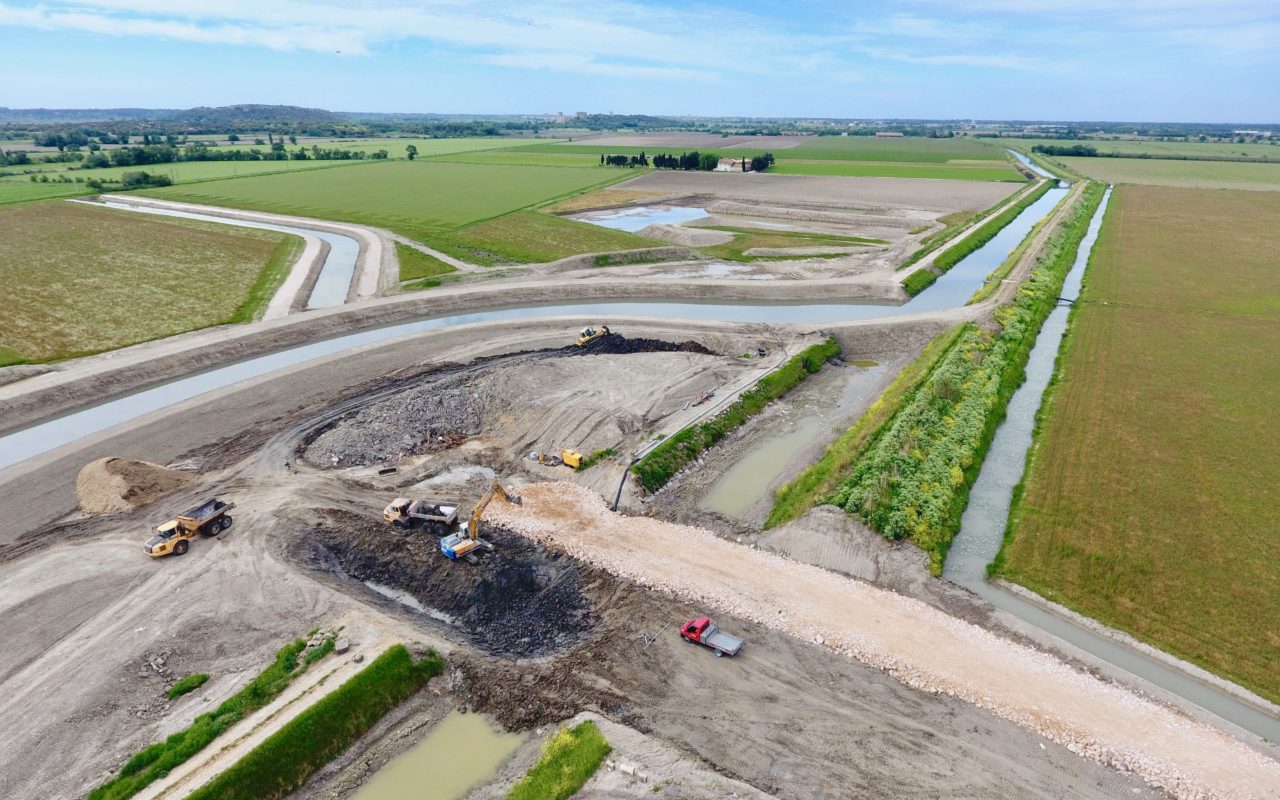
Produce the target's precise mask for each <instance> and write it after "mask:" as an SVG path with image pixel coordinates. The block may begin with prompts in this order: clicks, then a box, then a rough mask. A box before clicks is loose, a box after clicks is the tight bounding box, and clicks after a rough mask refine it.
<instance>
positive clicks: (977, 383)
mask: <svg viewBox="0 0 1280 800" xmlns="http://www.w3.org/2000/svg"><path fill="white" fill-rule="evenodd" d="M1102 193H1103V186H1102V185H1101V184H1097V183H1091V184H1090V185H1089V186H1088V187H1086V189H1085V191H1084V192H1083V193H1082V198H1081V203H1080V205H1081V206H1082V207H1083V208H1082V210H1080V211H1078V212H1077V213H1076V214H1075V215H1073V216H1072V217H1071V218H1070V220H1069V221H1068V222H1066V223H1065V224H1064V225H1063V226H1062V227H1060V228H1059V229H1058V230H1057V231H1056V232H1055V233H1054V236H1053V237H1052V239H1051V244H1050V245H1049V246H1048V248H1047V249H1046V252H1045V255H1044V256H1043V257H1042V258H1041V260H1040V262H1039V263H1038V264H1037V266H1036V267H1035V269H1033V270H1032V271H1031V274H1030V275H1028V277H1027V280H1026V281H1025V282H1024V283H1023V285H1022V286H1021V287H1020V288H1019V289H1018V293H1017V295H1016V297H1015V298H1014V299H1013V300H1012V301H1011V302H1009V303H1006V304H1005V305H1003V306H1000V307H999V308H997V309H996V311H995V319H996V322H997V323H998V324H999V326H1000V327H999V330H998V331H996V332H992V331H990V330H987V329H985V328H981V327H978V326H976V325H972V324H969V325H966V326H965V328H964V330H963V332H962V333H961V335H960V337H959V339H958V340H957V341H956V343H955V344H954V345H953V346H952V347H951V349H950V350H949V351H948V352H947V353H946V354H945V355H944V356H943V357H942V358H941V359H940V360H939V362H938V365H937V367H936V368H935V369H934V370H933V371H932V372H931V373H930V375H929V377H928V379H927V380H926V381H925V382H924V383H923V384H922V385H921V387H920V388H919V390H918V391H916V392H915V394H914V395H913V396H912V397H911V399H910V401H908V402H906V403H904V404H903V405H902V407H901V408H900V409H899V410H898V412H897V413H896V414H895V415H894V416H893V419H892V420H891V421H890V422H888V423H887V424H885V425H884V426H883V427H882V428H881V430H880V431H879V432H877V434H876V436H875V438H874V440H873V441H872V442H871V443H870V444H869V445H868V446H867V447H866V448H865V452H864V453H863V454H862V455H861V456H860V457H859V459H858V461H857V463H856V464H855V465H854V467H853V470H852V471H851V472H850V474H849V475H848V477H847V478H846V479H845V480H844V481H843V483H842V484H841V485H840V488H839V489H838V490H837V491H836V492H835V494H834V495H833V496H832V497H831V502H834V503H835V504H836V505H839V506H841V507H842V508H844V509H845V510H846V511H848V512H850V513H856V514H858V515H860V516H861V517H862V518H863V519H864V520H866V522H867V524H868V525H870V526H871V527H872V528H874V529H875V530H877V531H879V532H880V533H881V534H882V535H883V536H885V537H886V538H888V539H910V540H911V541H913V542H914V543H915V544H917V545H918V546H919V547H920V548H921V549H923V550H924V551H925V552H926V553H928V554H929V559H930V566H931V568H932V570H933V571H934V573H935V574H939V573H941V571H942V564H943V561H944V560H945V558H946V554H947V550H948V548H949V547H950V546H951V540H952V538H953V537H954V536H955V533H956V531H957V530H958V529H959V525H960V515H961V513H962V512H963V511H964V507H965V505H966V504H967V503H968V498H969V488H970V487H971V486H972V485H973V481H974V479H976V478H977V475H978V471H979V470H980V469H981V466H982V461H983V458H984V457H985V455H986V451H987V448H988V447H989V446H990V444H991V439H992V438H993V437H994V435H995V430H996V428H997V427H998V426H999V424H1000V421H1001V420H1002V419H1003V418H1004V413H1005V408H1006V406H1007V405H1008V402H1009V398H1010V397H1012V396H1013V393H1014V391H1015V390H1016V389H1017V388H1018V386H1019V385H1021V383H1022V381H1023V378H1024V377H1025V368H1026V363H1027V358H1028V356H1029V355H1030V353H1031V348H1032V346H1033V345H1034V344H1035V340H1036V335H1037V334H1038V332H1039V330H1040V326H1041V325H1042V324H1043V322H1044V320H1045V318H1046V317H1047V316H1048V315H1049V313H1050V311H1052V310H1053V308H1054V305H1055V304H1056V302H1057V297H1058V293H1059V292H1060V291H1061V289H1062V282H1063V280H1064V278H1065V277H1066V274H1067V272H1068V271H1069V269H1070V267H1071V264H1072V261H1073V257H1074V255H1075V251H1076V247H1077V246H1078V245H1079V243H1080V241H1081V240H1082V239H1083V238H1084V235H1085V232H1086V230H1087V229H1088V223H1089V219H1090V218H1091V216H1092V214H1093V212H1094V210H1095V209H1096V208H1097V207H1098V204H1099V203H1100V202H1101V200H1102Z"/></svg>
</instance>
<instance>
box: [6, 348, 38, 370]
mask: <svg viewBox="0 0 1280 800" xmlns="http://www.w3.org/2000/svg"><path fill="white" fill-rule="evenodd" d="M29 363H31V362H30V361H29V360H28V359H27V357H26V356H24V355H22V354H21V353H19V352H18V351H16V350H10V349H9V348H7V347H0V367H12V366H13V365H15V364H29Z"/></svg>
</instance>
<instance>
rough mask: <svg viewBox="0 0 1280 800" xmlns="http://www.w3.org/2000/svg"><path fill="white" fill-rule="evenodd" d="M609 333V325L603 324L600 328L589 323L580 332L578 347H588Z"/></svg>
mask: <svg viewBox="0 0 1280 800" xmlns="http://www.w3.org/2000/svg"><path fill="white" fill-rule="evenodd" d="M608 335H609V326H608V325H601V326H600V327H599V328H595V327H592V326H590V325H588V326H587V327H585V328H583V329H582V330H581V331H579V332H578V342H577V344H578V347H586V346H587V345H589V344H591V343H592V342H594V341H595V340H596V339H599V338H600V337H602V336H608Z"/></svg>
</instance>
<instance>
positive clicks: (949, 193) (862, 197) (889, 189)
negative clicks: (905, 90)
mask: <svg viewBox="0 0 1280 800" xmlns="http://www.w3.org/2000/svg"><path fill="white" fill-rule="evenodd" d="M615 188H618V189H622V190H627V191H641V192H669V193H672V194H682V195H695V194H707V195H714V196H716V197H719V198H723V199H726V200H745V201H749V202H754V203H777V204H781V205H793V204H794V205H800V206H805V205H809V204H812V203H814V202H815V200H817V202H820V203H821V204H823V205H828V206H839V207H843V208H849V209H856V208H865V209H868V210H870V209H875V208H883V207H884V206H900V207H907V208H922V209H927V210H930V211H936V212H938V213H940V214H948V213H951V212H954V211H960V210H965V209H967V210H972V211H977V210H980V209H984V208H989V207H990V206H992V205H994V204H996V203H997V202H999V201H1000V200H1002V199H1004V198H1005V197H1008V196H1009V195H1010V194H1012V193H1013V192H1015V191H1017V190H1018V188H1019V184H1014V183H1010V184H1001V183H994V182H989V181H952V180H926V179H920V178H843V177H823V176H815V175H769V174H759V175H757V174H755V173H737V172H671V171H660V172H651V173H649V174H648V175H641V176H639V177H637V178H633V179H631V180H629V181H626V182H625V183H621V184H618V186H617V187H615ZM819 198H820V199H819Z"/></svg>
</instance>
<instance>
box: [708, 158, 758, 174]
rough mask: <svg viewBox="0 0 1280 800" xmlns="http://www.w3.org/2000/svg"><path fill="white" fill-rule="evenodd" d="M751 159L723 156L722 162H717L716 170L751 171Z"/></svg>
mask: <svg viewBox="0 0 1280 800" xmlns="http://www.w3.org/2000/svg"><path fill="white" fill-rule="evenodd" d="M750 171H751V159H749V158H722V159H720V163H718V164H716V172H750Z"/></svg>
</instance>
